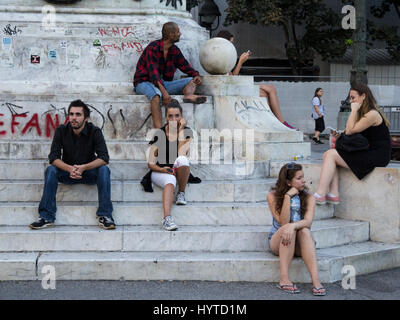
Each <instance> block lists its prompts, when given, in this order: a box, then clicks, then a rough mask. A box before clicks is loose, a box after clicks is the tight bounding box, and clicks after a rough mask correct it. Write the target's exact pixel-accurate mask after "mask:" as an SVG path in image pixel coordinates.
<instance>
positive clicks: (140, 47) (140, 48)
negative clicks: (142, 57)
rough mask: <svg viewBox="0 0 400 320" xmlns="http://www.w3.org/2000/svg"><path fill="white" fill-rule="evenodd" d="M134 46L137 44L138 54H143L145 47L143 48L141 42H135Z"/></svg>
mask: <svg viewBox="0 0 400 320" xmlns="http://www.w3.org/2000/svg"><path fill="white" fill-rule="evenodd" d="M134 44H135V47H136V52H137V53H141V52H143V47H142V45H141V44H140V43H139V42H135V43H134Z"/></svg>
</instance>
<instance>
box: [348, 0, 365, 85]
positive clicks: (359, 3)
mask: <svg viewBox="0 0 400 320" xmlns="http://www.w3.org/2000/svg"><path fill="white" fill-rule="evenodd" d="M354 5H355V8H356V30H355V31H354V36H353V39H354V45H353V68H352V70H351V76H350V84H351V85H354V84H356V83H362V84H367V83H368V77H367V67H366V64H367V63H366V60H367V59H366V55H367V46H366V43H367V32H366V30H367V22H366V4H365V0H355V1H354Z"/></svg>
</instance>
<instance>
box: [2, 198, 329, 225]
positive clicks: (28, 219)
mask: <svg viewBox="0 0 400 320" xmlns="http://www.w3.org/2000/svg"><path fill="white" fill-rule="evenodd" d="M97 206H98V203H97V202H86V203H81V202H75V203H73V202H72V203H70V202H60V203H57V215H56V222H55V223H56V225H57V226H59V225H60V226H61V225H75V226H79V225H81V226H95V225H96V226H97V224H98V221H97V218H96V211H97ZM113 206H114V212H113V218H114V220H115V223H116V224H117V226H121V225H128V226H134V225H160V224H161V219H162V217H163V216H164V215H163V208H162V203H161V199H159V202H122V203H121V202H115V203H113ZM333 211H334V208H333V206H323V207H321V206H318V207H316V210H315V217H314V219H315V220H322V219H329V218H333ZM172 216H173V217H174V219H175V222H176V223H177V224H178V225H179V226H187V225H208V226H239V225H242V226H249V225H253V226H255V225H258V226H267V225H270V224H272V215H271V213H270V211H269V208H268V204H267V202H257V203H240V202H239V203H238V202H198V203H188V204H187V205H186V206H178V205H173V207H172ZM37 218H38V203H37V202H23V203H21V202H7V203H0V226H17V225H19V226H28V225H29V224H30V223H32V222H33V221H36V220H37Z"/></svg>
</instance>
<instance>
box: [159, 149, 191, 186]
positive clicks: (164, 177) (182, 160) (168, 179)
mask: <svg viewBox="0 0 400 320" xmlns="http://www.w3.org/2000/svg"><path fill="white" fill-rule="evenodd" d="M180 167H190V164H189V159H188V158H187V157H185V156H179V157H178V158H176V160H175V162H174V168H180ZM151 182H152V183H154V184H155V185H157V186H159V187H160V188H164V187H165V186H166V185H167V184H172V185H174V188H175V187H176V177H175V176H174V175H172V174H169V173H161V172H154V171H153V172H152V173H151Z"/></svg>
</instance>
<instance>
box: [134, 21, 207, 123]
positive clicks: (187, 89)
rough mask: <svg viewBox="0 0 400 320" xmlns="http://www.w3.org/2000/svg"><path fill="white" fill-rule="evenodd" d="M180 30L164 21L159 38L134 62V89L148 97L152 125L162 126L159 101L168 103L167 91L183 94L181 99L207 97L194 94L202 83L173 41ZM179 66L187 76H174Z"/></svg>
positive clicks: (200, 101)
mask: <svg viewBox="0 0 400 320" xmlns="http://www.w3.org/2000/svg"><path fill="white" fill-rule="evenodd" d="M180 36H181V32H180V31H179V27H178V25H177V24H176V23H174V22H167V23H165V24H164V25H163V28H162V39H161V40H156V41H153V42H151V43H150V44H149V45H148V46H147V47H146V49H144V51H143V53H142V55H141V56H140V58H139V61H138V63H137V66H136V72H135V76H134V80H133V85H134V87H135V92H136V93H137V94H143V95H146V96H147V98H148V99H149V100H150V105H151V114H152V118H153V124H154V127H155V128H157V129H159V128H161V126H162V116H161V106H160V102H161V100H162V103H163V104H164V105H167V104H168V103H169V102H170V101H171V100H172V98H171V96H170V95H175V94H182V93H183V95H184V97H183V102H189V103H196V104H200V103H204V102H205V101H206V100H207V98H206V97H203V96H197V95H195V94H194V92H195V91H196V86H198V85H200V84H201V82H202V81H201V78H200V76H199V73H198V72H197V71H196V70H194V69H193V68H192V67H191V66H190V64H189V62H187V60H186V59H185V57H184V56H183V54H182V52H181V50H179V48H178V47H177V46H176V45H175V43H176V42H178V41H179V38H180ZM177 68H179V70H181V71H182V72H183V73H186V74H187V75H188V76H189V77H188V78H184V79H179V80H173V78H174V74H175V71H176V69H177Z"/></svg>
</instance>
